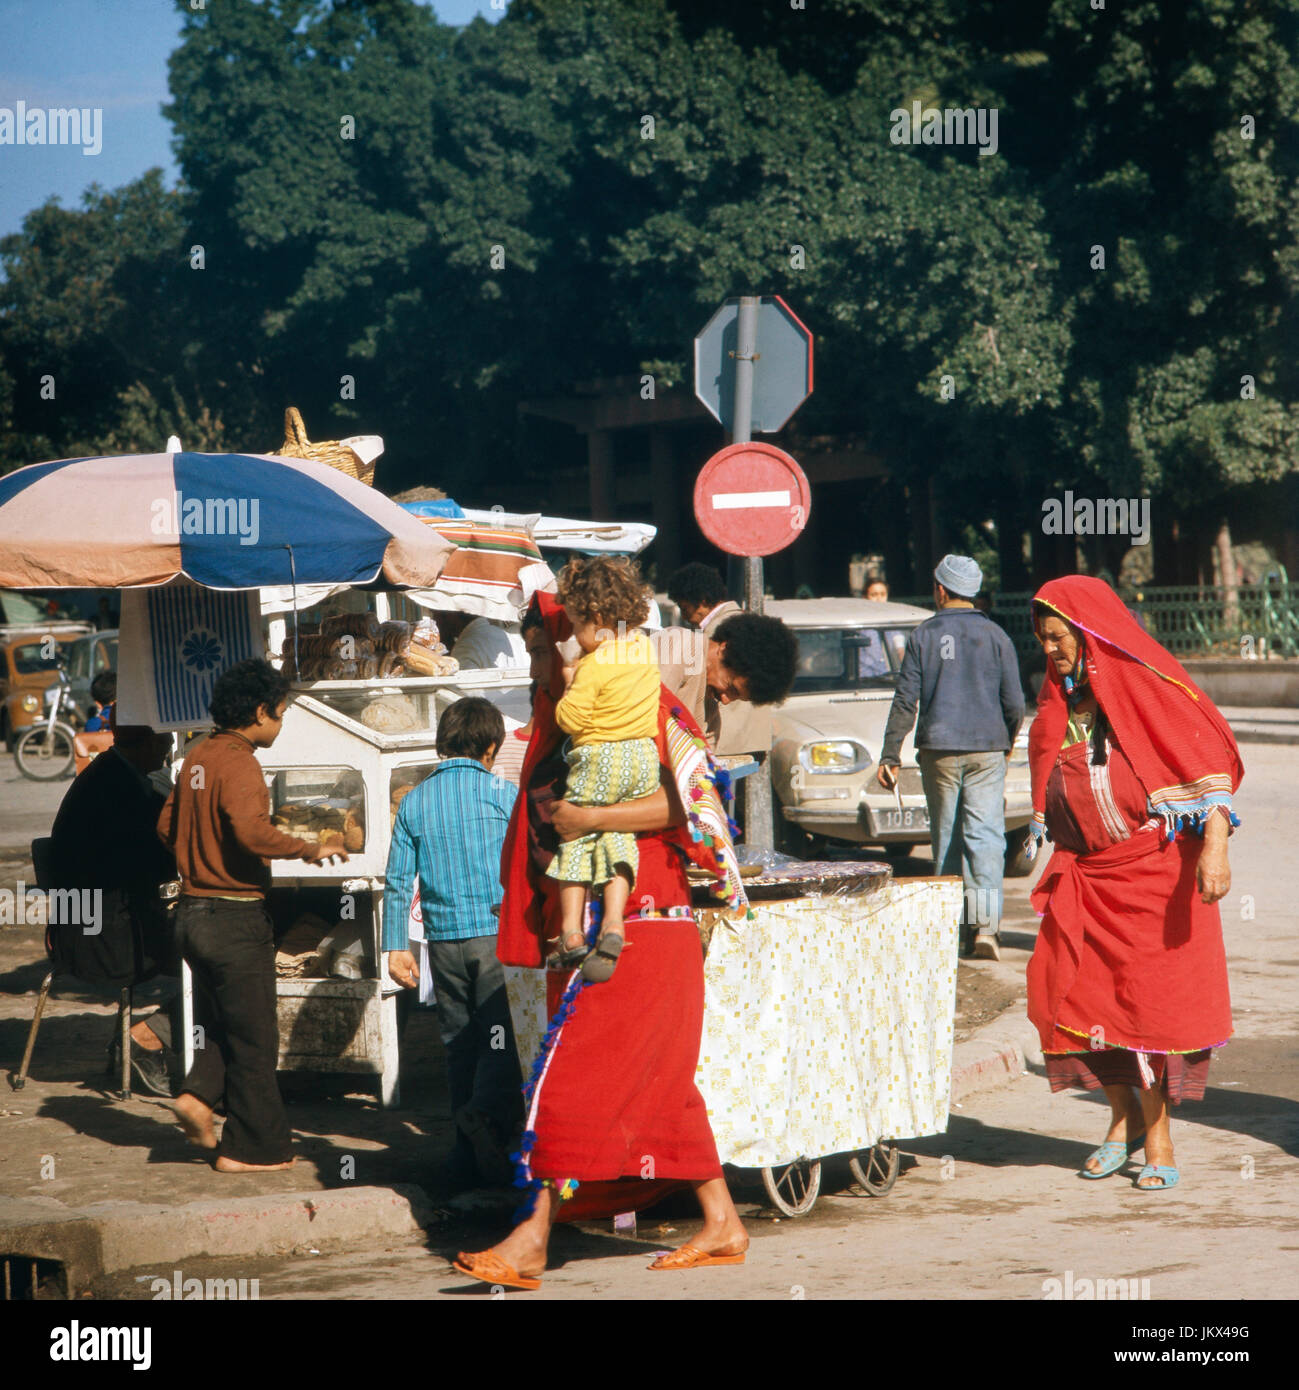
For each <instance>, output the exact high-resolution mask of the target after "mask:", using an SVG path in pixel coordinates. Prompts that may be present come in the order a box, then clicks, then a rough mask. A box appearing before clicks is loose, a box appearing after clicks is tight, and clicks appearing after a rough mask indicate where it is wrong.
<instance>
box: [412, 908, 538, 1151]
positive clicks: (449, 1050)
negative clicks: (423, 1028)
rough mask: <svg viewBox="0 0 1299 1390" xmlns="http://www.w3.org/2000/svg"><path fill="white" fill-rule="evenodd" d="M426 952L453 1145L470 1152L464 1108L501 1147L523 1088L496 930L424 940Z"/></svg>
mask: <svg viewBox="0 0 1299 1390" xmlns="http://www.w3.org/2000/svg"><path fill="white" fill-rule="evenodd" d="M428 955H429V965H430V967H431V968H432V971H433V992H434V994H435V995H436V996H437V1011H438V1029H439V1031H440V1032H441V1034H442V1046H443V1047H444V1048H445V1049H446V1055H447V1088H448V1090H449V1091H450V1093H451V1115H452V1117H453V1119H455V1121H456V1147H457V1148H458V1149H460V1150H461V1151H462V1153H464V1154H465V1155H466V1156H468V1155H470V1154H471V1152H472V1150H471V1146H470V1144H469V1143H468V1140H467V1139H466V1136H465V1134H464V1131H463V1129H462V1128H461V1112H462V1111H464V1110H465V1109H466V1108H468V1109H470V1110H474V1111H477V1112H478V1113H479V1114H480V1115H484V1116H486V1117H487V1119H488V1120H490V1121H491V1126H492V1128H493V1129H494V1130H495V1131H496V1138H497V1140H498V1141H499V1142H500V1144H501V1147H502V1149H504V1148H505V1147H506V1146H507V1142H508V1141H509V1139H510V1138H511V1137H512V1135H513V1132H514V1130H515V1128H516V1126H517V1125H518V1122H519V1121H520V1120H521V1119H522V1118H523V1087H522V1085H521V1083H520V1080H519V1054H518V1050H517V1048H516V1046H515V1042H514V1025H513V1023H512V1022H511V1020H510V1001H509V998H508V997H507V995H506V993H505V969H504V967H503V966H502V965H501V963H500V961H499V960H497V959H496V934H495V933H493V934H492V935H491V936H471V937H469V938H468V939H467V940H463V941H430V942H429V944H428Z"/></svg>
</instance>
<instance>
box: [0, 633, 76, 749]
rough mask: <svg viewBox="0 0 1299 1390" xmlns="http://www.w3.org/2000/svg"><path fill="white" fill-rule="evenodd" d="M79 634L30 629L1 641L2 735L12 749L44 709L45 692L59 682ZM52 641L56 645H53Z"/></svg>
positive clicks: (0, 693)
mask: <svg viewBox="0 0 1299 1390" xmlns="http://www.w3.org/2000/svg"><path fill="white" fill-rule="evenodd" d="M76 637H77V634H76V633H65V632H45V631H40V632H27V633H24V634H22V635H21V636H18V637H10V638H9V640H8V641H5V642H3V643H0V738H3V739H4V746H5V749H6V751H8V752H11V753H12V752H13V747H14V744H15V742H17V739H18V735H19V734H21V733H22V731H23V730H24V729H26V728H27V727H28V726H29V725H31V724H34V723H35V722H36V721H37V720H38V719H39V718H40V717H41V715H42V714H43V713H44V712H45V708H46V706H45V692H46V690H47V689H49V688H50V687H51V686H54V685H57V683H58V682H57V679H56V676H55V673H56V671H57V670H58V662H59V658H60V657H62V658H63V660H65V661H66V660H67V656H68V649H69V647H70V646H71V645H72V643H73V642H74V641H75V640H76ZM51 641H52V642H53V644H54V645H53V646H51Z"/></svg>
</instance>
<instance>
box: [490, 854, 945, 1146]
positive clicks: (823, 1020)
mask: <svg viewBox="0 0 1299 1390" xmlns="http://www.w3.org/2000/svg"><path fill="white" fill-rule="evenodd" d="M961 901H962V894H961V883H960V880H959V879H950V878H943V879H938V880H935V881H933V882H930V883H920V882H913V883H889V884H886V885H885V886H884V887H883V888H881V889H880V891H879V892H878V893H874V894H871V895H870V896H868V897H865V898H838V899H829V900H818V899H814V898H801V899H795V900H793V901H789V902H757V903H754V904H753V911H754V918H753V920H752V921H749V922H745V923H742V924H740V925H739V927H738V929H737V930H732V931H722V930H716V931H714V932H713V936H712V940H711V942H710V943H709V947H708V955H707V957H706V958H705V960H704V1026H703V1034H702V1037H701V1038H700V1046H699V1064H698V1068H697V1071H696V1073H695V1082H696V1084H697V1085H698V1087H699V1090H700V1092H701V1094H702V1095H703V1098H704V1104H705V1105H706V1106H707V1108H708V1123H709V1125H710V1126H711V1127H712V1131H713V1137H714V1139H715V1140H716V1142H717V1154H718V1157H719V1158H720V1159H721V1161H722V1162H723V1163H733V1164H735V1165H736V1166H737V1167H741V1168H765V1167H767V1166H768V1165H771V1164H778V1163H788V1162H790V1161H791V1160H792V1159H795V1158H798V1157H800V1156H801V1155H807V1156H809V1157H819V1156H821V1155H824V1154H835V1153H855V1152H857V1151H858V1150H860V1149H865V1148H869V1147H871V1146H872V1145H874V1144H876V1143H878V1142H879V1141H880V1140H882V1139H912V1138H919V1137H921V1136H923V1135H927V1134H941V1133H943V1132H944V1131H945V1130H946V1128H947V1118H948V1104H949V1100H950V1095H951V1081H952V1048H953V1028H954V1020H955V1006H956V946H957V936H958V930H957V929H958V926H959V924H960V917H961ZM791 942H798V943H799V949H797V950H791V949H790V943H791ZM505 988H506V992H507V995H508V998H509V1001H510V1014H511V1018H512V1021H513V1024H514V1036H515V1041H516V1043H517V1046H518V1050H519V1062H520V1065H521V1068H522V1071H523V1074H524V1075H525V1076H527V1075H528V1073H529V1071H530V1070H531V1066H532V1062H533V1059H534V1058H535V1057H536V1055H537V1051H538V1049H539V1047H540V1045H541V1039H542V1037H543V1036H544V1034H545V1030H546V972H545V971H544V970H512V969H511V968H510V967H509V966H507V967H506V968H505Z"/></svg>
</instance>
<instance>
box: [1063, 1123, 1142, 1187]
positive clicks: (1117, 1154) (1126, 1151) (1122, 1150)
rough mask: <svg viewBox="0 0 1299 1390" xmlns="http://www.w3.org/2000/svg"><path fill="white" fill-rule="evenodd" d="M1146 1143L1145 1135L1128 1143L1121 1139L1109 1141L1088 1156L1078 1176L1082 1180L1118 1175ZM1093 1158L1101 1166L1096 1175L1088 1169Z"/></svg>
mask: <svg viewBox="0 0 1299 1390" xmlns="http://www.w3.org/2000/svg"><path fill="white" fill-rule="evenodd" d="M1145 1142H1146V1136H1145V1135H1144V1134H1142V1135H1139V1136H1138V1137H1137V1138H1136V1139H1129V1140H1128V1141H1127V1142H1126V1143H1124V1142H1123V1140H1121V1139H1107V1140H1106V1141H1105V1142H1104V1143H1103V1144H1102V1145H1101V1146H1100V1147H1099V1148H1097V1149H1094V1150H1093V1151H1092V1152H1091V1153H1089V1154H1088V1155H1087V1157H1086V1159H1085V1160H1084V1162H1083V1166H1082V1167H1081V1168H1080V1169H1079V1170H1078V1176H1079V1177H1080V1178H1108V1177H1109V1175H1110V1174H1111V1173H1117V1172H1118V1171H1119V1169H1120V1168H1122V1167H1123V1165H1124V1164H1125V1163H1126V1162H1127V1161H1128V1159H1130V1158H1131V1157H1132V1155H1133V1154H1134V1153H1136V1151H1137V1150H1138V1149H1139V1148H1141V1146H1142V1145H1143V1144H1144V1143H1145ZM1093 1158H1095V1159H1098V1160H1099V1162H1100V1165H1101V1166H1100V1167H1099V1168H1098V1169H1097V1170H1096V1172H1094V1173H1093V1172H1092V1171H1091V1170H1090V1169H1089V1168H1088V1167H1087V1164H1088V1163H1090V1162H1091V1161H1092V1159H1093Z"/></svg>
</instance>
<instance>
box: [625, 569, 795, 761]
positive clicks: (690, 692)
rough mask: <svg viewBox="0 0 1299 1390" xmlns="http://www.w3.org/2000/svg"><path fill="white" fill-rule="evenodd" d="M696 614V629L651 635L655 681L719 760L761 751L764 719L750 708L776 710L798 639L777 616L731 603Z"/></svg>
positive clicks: (767, 744)
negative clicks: (698, 729) (704, 736)
mask: <svg viewBox="0 0 1299 1390" xmlns="http://www.w3.org/2000/svg"><path fill="white" fill-rule="evenodd" d="M674 578H675V576H674ZM719 578H720V576H719ZM695 611H697V606H696V609H695ZM698 616H699V617H700V618H701V619H702V622H701V626H700V630H699V631H692V630H691V629H689V628H684V627H668V628H664V629H663V631H662V632H656V633H655V634H654V635H653V637H652V638H651V641H652V643H653V646H654V654H655V656H656V657H657V658H658V663H659V670H660V672H661V673H662V676H663V684H664V685H666V686H667V688H668V689H669V690H671V691H672V692H673V693H674V694H675V695H678V696H679V697H680V699H681V702H682V704H683V705H685V707H686V708H687V709H688V710H689V711H690V713H691V715H692V716H693V717H694V720H695V722H696V723H697V724H698V725H699V726H700V727H701V728H702V729H703V730H704V732H705V733H706V734H707V736H708V741H709V743H710V744H711V745H712V748H713V752H714V753H716V754H717V755H718V756H719V757H729V756H733V755H735V754H740V753H766V752H768V751H769V750H770V748H771V721H770V719H769V718H768V717H766V716H765V714H762V713H760V712H759V711H758V710H755V709H754V706H763V705H778V704H779V703H780V702H781V701H782V700H783V699H784V698H785V696H786V695H788V694H789V688H790V686H791V685H793V683H794V669H795V663H796V662H797V660H798V639H797V638H796V637H795V636H794V634H793V633H792V632H791V631H790V630H789V628H788V627H786V626H785V624H784V623H782V622H781V621H780V619H779V618H768V617H763V616H760V615H759V614H756V613H744V612H741V611H740V607H739V605H738V604H735V603H729V602H724V603H722V604H720V605H717V606H716V607H714V608H713V609H712V610H711V611H709V612H706V613H700V614H699V615H698ZM728 706H729V707H731V708H727V709H726V712H725V714H724V713H723V709H724V707H728Z"/></svg>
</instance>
